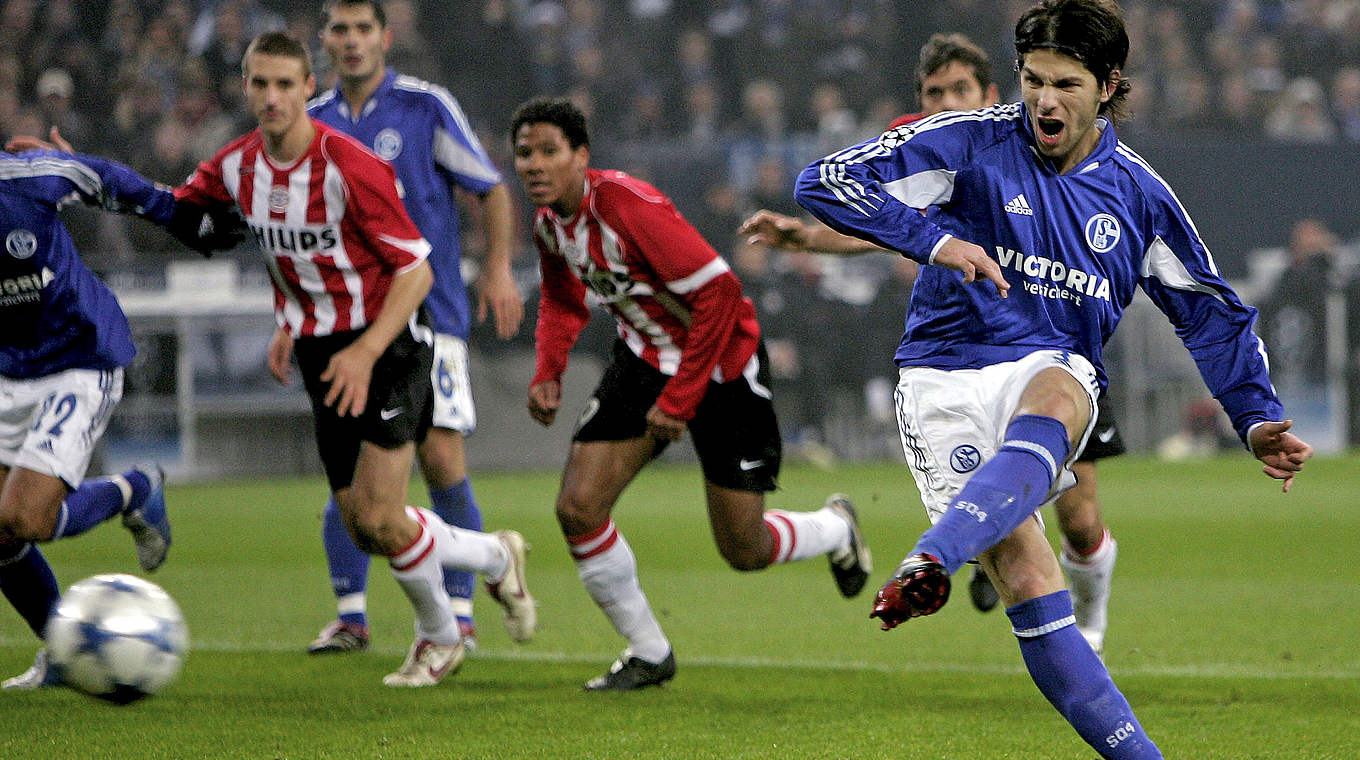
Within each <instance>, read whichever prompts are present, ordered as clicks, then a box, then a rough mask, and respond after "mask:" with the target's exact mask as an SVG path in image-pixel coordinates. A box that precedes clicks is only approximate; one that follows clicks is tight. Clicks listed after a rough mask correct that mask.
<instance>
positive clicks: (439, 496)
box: [430, 478, 482, 623]
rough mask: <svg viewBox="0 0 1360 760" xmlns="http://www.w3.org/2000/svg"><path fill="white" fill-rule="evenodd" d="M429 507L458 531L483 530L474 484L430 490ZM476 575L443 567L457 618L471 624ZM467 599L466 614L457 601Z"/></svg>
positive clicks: (447, 588)
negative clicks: (473, 491)
mask: <svg viewBox="0 0 1360 760" xmlns="http://www.w3.org/2000/svg"><path fill="white" fill-rule="evenodd" d="M430 507H431V508H432V509H433V510H434V513H435V514H437V515H439V519H441V520H443V521H444V522H446V523H448V524H449V525H452V526H453V527H455V528H463V529H464V530H475V531H480V530H481V529H482V510H481V508H480V507H478V506H477V499H476V498H475V497H474V496H473V495H472V481H471V480H470V479H469V478H463V479H462V480H460V481H459V482H457V483H454V484H453V485H451V486H449V487H448V488H444V489H435V488H431V489H430ZM476 583H477V575H476V574H475V573H471V572H467V571H465V570H450V569H448V568H444V590H445V591H448V592H449V596H451V597H453V598H454V600H455V611H456V612H457V613H458V619H459V620H460V621H461V622H464V623H471V622H472V616H471V614H470V613H471V609H472V606H471V605H472V594H473V592H474V591H475V589H476ZM460 599H461V600H466V602H467V608H466V609H467V613H468V614H464V611H463V610H462V609H460V608H459V607H460V605H459V604H458V602H457V600H460Z"/></svg>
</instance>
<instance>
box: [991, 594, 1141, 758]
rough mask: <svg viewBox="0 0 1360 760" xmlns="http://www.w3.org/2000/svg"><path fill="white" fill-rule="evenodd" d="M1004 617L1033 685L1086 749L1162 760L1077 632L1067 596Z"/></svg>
mask: <svg viewBox="0 0 1360 760" xmlns="http://www.w3.org/2000/svg"><path fill="white" fill-rule="evenodd" d="M1006 614H1007V615H1009V616H1010V619H1011V625H1013V626H1014V631H1015V636H1016V638H1018V639H1019V640H1020V654H1021V656H1023V657H1024V659H1025V666H1026V667H1027V668H1029V674H1030V677H1031V678H1033V679H1034V684H1035V685H1036V686H1038V687H1039V691H1040V692H1042V693H1043V695H1044V696H1045V697H1046V698H1048V701H1049V702H1050V703H1051V704H1052V705H1053V706H1054V707H1055V708H1057V710H1058V712H1059V713H1062V716H1063V717H1064V718H1066V719H1067V722H1068V723H1070V724H1072V727H1073V728H1075V729H1076V730H1077V733H1078V734H1079V735H1080V736H1081V738H1082V739H1085V740H1086V743H1087V744H1090V745H1091V746H1092V747H1094V748H1095V750H1096V751H1097V752H1099V753H1100V756H1101V757H1105V758H1113V760H1154V759H1155V760H1160V758H1161V757H1162V753H1161V751H1160V750H1158V749H1157V745H1156V744H1153V743H1152V740H1151V739H1149V738H1148V736H1147V734H1145V733H1143V727H1142V726H1141V725H1139V723H1138V719H1137V718H1136V717H1134V715H1133V708H1131V707H1129V702H1128V700H1127V699H1125V698H1124V695H1123V694H1121V693H1120V692H1119V689H1118V688H1117V687H1116V686H1115V685H1114V681H1112V680H1110V673H1109V671H1108V670H1106V669H1105V663H1103V662H1101V661H1100V658H1099V657H1097V656H1096V653H1095V652H1094V651H1092V649H1091V646H1090V645H1089V644H1087V643H1086V639H1084V638H1082V635H1081V632H1080V631H1078V630H1077V625H1076V617H1075V616H1074V615H1073V614H1072V597H1071V596H1070V595H1069V594H1068V593H1067V591H1066V590H1063V591H1058V592H1055V593H1052V594H1048V595H1046V596H1041V597H1038V598H1037V599H1030V600H1029V601H1025V602H1021V603H1020V604H1017V605H1015V606H1014V607H1010V608H1008V609H1007V610H1006Z"/></svg>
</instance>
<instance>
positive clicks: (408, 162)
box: [276, 0, 524, 654]
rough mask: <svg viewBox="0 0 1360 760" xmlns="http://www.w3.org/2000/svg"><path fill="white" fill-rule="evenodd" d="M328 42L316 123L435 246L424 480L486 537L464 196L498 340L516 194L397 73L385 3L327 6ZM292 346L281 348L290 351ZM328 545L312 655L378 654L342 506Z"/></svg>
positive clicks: (515, 295)
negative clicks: (462, 225) (474, 456)
mask: <svg viewBox="0 0 1360 760" xmlns="http://www.w3.org/2000/svg"><path fill="white" fill-rule="evenodd" d="M323 13H324V19H323V26H322V29H321V42H322V45H323V47H324V48H325V50H326V52H327V54H328V55H329V56H330V59H331V63H332V64H333V66H334V67H335V71H336V73H337V75H338V79H339V81H338V83H337V85H336V87H335V88H334V89H332V90H331V91H329V92H327V93H325V94H323V95H321V96H320V97H318V98H316V99H315V100H313V101H312V102H311V103H310V104H308V110H309V112H310V114H311V115H312V116H313V117H314V118H316V119H318V120H319V121H322V122H325V123H326V124H329V125H330V126H333V127H335V128H337V129H339V130H341V131H343V132H346V133H347V134H349V135H351V136H353V137H355V138H357V139H358V140H359V141H360V142H362V143H363V144H364V145H366V146H367V147H368V148H369V149H371V150H372V151H373V152H374V153H377V154H378V155H379V156H380V157H382V158H383V159H385V160H386V161H388V162H390V163H391V164H392V166H393V167H394V168H395V169H396V172H397V179H398V182H399V183H400V185H401V188H402V191H403V196H402V202H403V203H404V204H405V206H406V210H407V212H408V213H410V215H411V219H412V220H413V221H414V222H415V223H416V226H417V227H418V228H419V229H420V231H421V234H423V235H424V237H425V239H426V240H428V241H429V242H430V245H431V246H432V247H433V248H432V250H431V252H430V257H429V261H430V265H431V266H432V267H433V269H434V274H435V281H434V286H433V287H432V288H431V290H430V295H429V296H428V297H427V298H426V299H425V308H426V310H427V312H428V313H429V316H430V319H431V324H432V326H433V327H434V330H435V333H436V335H435V359H434V371H433V377H432V378H431V379H432V383H433V385H434V390H435V411H434V421H433V427H432V428H431V429H430V431H429V433H428V434H427V436H426V438H425V440H424V441H423V442H422V443H421V444H420V446H419V448H418V453H419V457H420V467H421V472H422V474H423V475H424V478H425V482H426V485H427V486H428V488H429V494H430V504H431V506H432V507H433V509H434V511H435V513H436V514H438V515H439V516H440V517H441V518H443V519H444V520H445V521H446V522H448V523H449V524H450V525H454V526H456V527H459V528H466V529H469V530H477V531H480V530H481V529H482V513H481V510H480V508H479V507H478V505H477V501H476V499H475V497H474V496H473V491H472V484H471V481H470V480H469V478H468V472H467V459H466V456H465V454H464V448H463V447H464V443H463V438H464V436H465V435H468V434H470V433H471V432H472V431H473V429H474V428H475V427H476V424H477V418H476V412H475V409H474V407H473V402H472V392H471V388H470V386H469V382H468V350H467V339H468V329H469V323H470V313H469V312H470V307H469V302H468V293H467V287H466V285H465V284H464V282H463V274H462V270H461V264H462V253H461V247H460V241H459V228H458V213H457V208H456V204H457V201H456V197H455V193H456V191H457V190H458V189H459V188H461V189H463V190H465V191H467V192H469V193H470V194H472V195H474V196H476V197H477V199H478V201H479V203H480V206H481V212H482V213H481V218H482V222H483V225H484V227H485V232H486V242H487V254H486V259H485V260H484V261H483V262H482V270H481V274H480V276H479V278H478V280H477V286H478V287H477V290H478V299H477V318H478V319H484V318H485V317H486V315H487V312H488V311H490V312H491V313H492V315H493V316H494V318H495V322H496V332H497V334H498V335H499V336H500V337H502V338H509V337H511V336H513V335H514V334H515V333H516V332H517V331H518V330H519V324H520V320H521V319H522V318H523V315H524V306H523V300H522V298H521V296H520V293H519V289H518V287H516V285H515V281H514V279H513V277H512V276H511V272H510V257H511V231H512V225H513V221H512V212H511V203H510V193H509V190H508V189H507V188H506V187H505V185H504V184H503V183H502V181H501V174H500V172H499V171H498V170H497V169H496V167H495V165H494V164H493V163H492V162H491V159H490V157H488V156H487V154H486V151H485V150H484V149H483V148H482V146H481V144H480V143H479V142H478V140H477V137H476V135H475V134H474V133H473V131H472V127H471V126H470V125H469V124H468V121H467V118H466V117H465V116H464V115H463V111H462V109H461V108H460V107H459V105H458V102H457V101H456V100H455V99H454V98H453V96H452V95H450V94H449V93H448V91H447V90H445V89H444V88H442V87H439V86H437V85H432V84H430V83H428V82H423V81H421V80H418V79H415V78H413V77H408V76H402V75H400V74H398V73H396V72H394V71H391V70H389V69H388V68H387V65H386V56H387V51H388V48H389V47H390V46H391V44H392V30H391V28H389V27H388V26H387V20H386V15H385V13H384V11H383V5H382V3H381V2H379V0H331V2H327V3H326V4H325V5H324V10H323ZM287 339H288V337H287V335H286V334H285V335H280V336H278V337H277V338H276V340H283V341H286V340H287ZM322 543H323V544H324V546H325V550H326V561H327V564H328V565H329V567H330V577H331V584H332V588H333V589H334V591H335V596H336V600H337V608H338V616H337V619H336V620H335V621H333V622H331V623H330V624H328V625H327V626H326V627H325V628H324V629H323V630H322V631H321V633H320V634H319V635H318V636H317V638H316V640H315V641H313V642H312V643H311V645H310V646H309V647H308V651H309V652H311V653H313V654H323V653H329V652H347V651H357V650H362V649H364V648H366V647H367V646H368V625H367V615H366V609H365V607H366V604H365V601H366V600H365V593H366V589H367V578H368V555H367V554H365V553H363V552H361V551H359V549H358V548H356V547H355V546H354V542H353V541H352V540H351V539H350V537H349V534H348V533H347V532H346V531H345V527H344V525H343V524H342V523H341V520H340V513H339V510H338V508H337V506H336V504H335V500H334V499H331V501H330V502H329V503H328V504H327V505H326V510H325V518H324V521H323V527H322ZM445 586H446V588H447V590H448V592H449V595H450V597H451V598H452V604H453V606H454V612H455V614H456V615H457V617H458V623H459V627H460V628H461V631H462V635H463V640H464V642H465V646H468V647H469V648H471V647H473V646H475V645H476V640H477V639H476V628H475V625H474V623H473V616H472V595H473V589H474V579H473V577H472V574H471V573H467V572H461V571H452V570H449V571H446V577H445Z"/></svg>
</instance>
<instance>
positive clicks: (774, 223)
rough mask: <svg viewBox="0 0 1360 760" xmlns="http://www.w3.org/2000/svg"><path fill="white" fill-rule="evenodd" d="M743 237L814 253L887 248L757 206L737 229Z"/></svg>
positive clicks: (868, 250)
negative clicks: (757, 209) (755, 210)
mask: <svg viewBox="0 0 1360 760" xmlns="http://www.w3.org/2000/svg"><path fill="white" fill-rule="evenodd" d="M737 233H738V234H740V235H745V236H746V242H747V243H757V244H761V245H768V246H773V247H775V248H783V249H784V250H787V251H815V252H817V253H837V254H856V253H870V252H872V251H886V250H887V249H886V248H880V247H879V246H876V245H874V244H873V243H870V242H869V241H867V240H861V239H859V238H857V237H854V236H852V235H843V234H841V233H839V232H837V231H835V230H833V229H831V228H830V227H828V226H826V225H825V224H822V223H821V222H815V221H814V222H805V221H803V220H802V219H799V218H797V217H793V216H786V215H784V214H779V213H776V212H774V211H770V210H768V209H760V210H759V211H757V212H755V213H754V214H752V215H750V216H749V217H747V218H746V221H744V222H742V223H741V227H739V228H738V229H737Z"/></svg>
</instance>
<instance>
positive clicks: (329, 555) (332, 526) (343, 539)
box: [321, 495, 369, 625]
mask: <svg viewBox="0 0 1360 760" xmlns="http://www.w3.org/2000/svg"><path fill="white" fill-rule="evenodd" d="M321 543H322V545H323V546H324V547H325V548H326V566H327V567H328V568H330V573H331V590H332V591H334V592H335V597H336V599H341V600H343V599H344V597H347V596H350V595H353V594H360V595H362V594H364V593H365V592H367V590H368V561H369V560H368V555H367V554H365V553H364V552H363V551H361V550H360V549H359V547H357V546H355V545H354V539H352V538H350V535H349V531H347V530H345V523H344V521H343V520H341V519H340V507H339V505H337V504H336V503H335V496H334V495H332V496H331V498H330V500H329V501H327V502H326V512H325V515H324V516H323V517H322V520H321ZM360 598H362V596H361V597H360ZM341 608H342V611H341V612H340V615H339V618H340V620H341V621H343V622H346V623H352V624H355V625H367V624H368V616H367V613H366V612H365V610H364V608H363V605H362V604H361V605H359V608H358V609H357V610H356V609H351V608H346V606H345V605H344V604H343V603H342V604H341Z"/></svg>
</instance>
